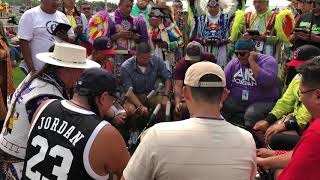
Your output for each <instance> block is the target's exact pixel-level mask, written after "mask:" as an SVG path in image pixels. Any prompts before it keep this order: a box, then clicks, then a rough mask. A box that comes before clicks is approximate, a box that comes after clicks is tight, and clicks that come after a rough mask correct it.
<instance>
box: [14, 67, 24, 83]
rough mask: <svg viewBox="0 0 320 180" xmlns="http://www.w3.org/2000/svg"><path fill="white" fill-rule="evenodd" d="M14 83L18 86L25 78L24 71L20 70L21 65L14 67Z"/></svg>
mask: <svg viewBox="0 0 320 180" xmlns="http://www.w3.org/2000/svg"><path fill="white" fill-rule="evenodd" d="M12 74H13V84H14V87H15V88H17V87H18V85H19V84H20V83H21V81H22V80H23V79H24V77H25V75H24V73H23V72H22V71H21V70H20V68H19V67H15V68H13V72H12Z"/></svg>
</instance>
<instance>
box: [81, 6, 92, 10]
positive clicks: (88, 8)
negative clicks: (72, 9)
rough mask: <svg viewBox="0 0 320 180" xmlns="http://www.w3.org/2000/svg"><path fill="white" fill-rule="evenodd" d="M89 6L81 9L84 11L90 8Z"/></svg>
mask: <svg viewBox="0 0 320 180" xmlns="http://www.w3.org/2000/svg"><path fill="white" fill-rule="evenodd" d="M90 9H91V7H87V8H82V10H84V11H86V10H90Z"/></svg>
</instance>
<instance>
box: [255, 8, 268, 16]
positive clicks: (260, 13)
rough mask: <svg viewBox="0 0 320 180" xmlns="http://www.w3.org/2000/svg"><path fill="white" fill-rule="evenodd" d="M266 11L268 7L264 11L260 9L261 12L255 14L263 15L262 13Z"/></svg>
mask: <svg viewBox="0 0 320 180" xmlns="http://www.w3.org/2000/svg"><path fill="white" fill-rule="evenodd" d="M267 11H268V8H266V9H265V10H264V11H261V12H257V14H259V15H263V14H264V13H266V12H267Z"/></svg>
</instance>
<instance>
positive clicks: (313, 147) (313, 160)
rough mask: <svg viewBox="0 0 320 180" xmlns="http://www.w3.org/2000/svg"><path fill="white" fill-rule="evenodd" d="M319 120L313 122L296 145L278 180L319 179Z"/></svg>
mask: <svg viewBox="0 0 320 180" xmlns="http://www.w3.org/2000/svg"><path fill="white" fill-rule="evenodd" d="M319 152H320V119H317V120H315V121H313V122H312V123H311V124H310V126H309V127H308V129H307V130H306V131H305V132H304V133H303V135H302V137H301V139H300V141H299V143H298V144H297V145H296V147H295V149H294V151H293V154H292V157H291V161H290V163H289V164H288V166H287V167H286V168H285V169H284V170H283V172H282V173H281V174H280V176H279V178H278V180H293V179H295V180H300V179H304V180H319V179H320V153H319Z"/></svg>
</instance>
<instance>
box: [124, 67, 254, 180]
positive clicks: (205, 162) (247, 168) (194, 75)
mask: <svg viewBox="0 0 320 180" xmlns="http://www.w3.org/2000/svg"><path fill="white" fill-rule="evenodd" d="M184 84H185V87H184V88H183V93H184V97H185V100H186V104H187V107H188V109H189V112H190V115H191V118H190V119H187V120H183V121H177V122H165V123H159V124H157V125H155V126H153V127H151V128H150V129H149V130H148V131H147V133H146V135H144V137H143V138H142V140H141V143H140V145H139V146H138V148H137V150H136V151H135V153H134V154H133V156H132V157H131V159H130V161H129V163H128V165H127V167H126V168H125V170H124V172H123V177H122V180H125V179H126V180H150V179H157V180H164V179H183V180H193V179H201V180H212V179H232V180H236V179H242V180H244V179H245V180H248V179H251V180H252V179H254V178H255V175H256V170H257V168H256V147H255V143H254V140H253V137H252V135H251V134H250V133H249V132H248V131H246V130H244V129H241V128H239V127H236V126H234V125H232V124H230V123H228V122H227V121H225V120H224V119H223V117H222V116H221V115H220V109H221V106H222V104H223V101H224V100H225V99H226V98H227V95H228V91H227V89H226V88H225V86H226V79H225V75H224V72H223V70H222V69H221V67H219V66H218V65H216V64H214V63H211V62H198V63H195V64H193V65H192V66H190V67H189V69H188V70H187V72H186V75H185V79H184ZM199 107H200V108H199Z"/></svg>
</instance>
